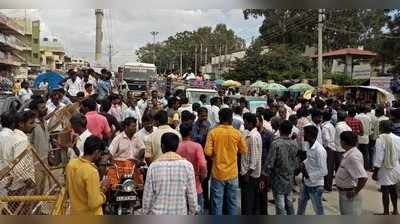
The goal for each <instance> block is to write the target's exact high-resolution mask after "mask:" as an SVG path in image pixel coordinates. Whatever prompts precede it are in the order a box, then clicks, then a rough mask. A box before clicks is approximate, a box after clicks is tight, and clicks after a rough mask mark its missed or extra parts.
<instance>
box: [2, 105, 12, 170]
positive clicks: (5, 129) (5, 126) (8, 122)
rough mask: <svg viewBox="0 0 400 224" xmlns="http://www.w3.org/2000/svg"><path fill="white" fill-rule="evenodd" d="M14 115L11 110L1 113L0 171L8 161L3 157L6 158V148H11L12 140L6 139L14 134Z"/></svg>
mask: <svg viewBox="0 0 400 224" xmlns="http://www.w3.org/2000/svg"><path fill="white" fill-rule="evenodd" d="M14 119H15V118H14V115H13V114H12V113H10V112H5V113H3V114H2V115H1V118H0V122H1V130H0V173H1V170H2V169H4V168H5V167H6V166H7V165H8V163H7V161H4V160H3V159H4V158H6V157H5V155H6V153H7V152H6V151H5V150H6V149H9V148H10V147H11V146H10V143H11V142H10V141H7V140H6V139H11V136H13V129H14V122H15V121H14Z"/></svg>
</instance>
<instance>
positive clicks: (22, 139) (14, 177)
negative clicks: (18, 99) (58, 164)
mask: <svg viewBox="0 0 400 224" xmlns="http://www.w3.org/2000/svg"><path fill="white" fill-rule="evenodd" d="M35 117H36V114H35V113H34V112H33V111H31V110H27V111H23V112H19V113H17V114H16V117H15V124H16V126H15V129H14V131H13V135H12V136H11V138H10V139H8V141H9V144H8V148H3V149H1V150H4V151H3V152H4V154H3V155H1V156H2V158H0V160H1V161H3V162H6V163H7V164H8V165H11V164H12V163H13V162H15V160H16V159H17V158H18V157H19V156H20V155H21V154H22V153H24V152H25V150H28V147H29V145H30V143H29V138H28V135H27V134H30V133H32V131H33V129H34V127H35ZM9 181H10V182H9V183H7V184H9V185H10V187H9V188H8V190H9V195H25V194H27V192H28V191H29V190H30V189H34V185H33V184H35V166H34V158H33V154H32V152H31V151H29V150H28V152H27V153H26V154H25V155H24V156H23V157H22V159H21V160H20V161H19V162H18V163H17V165H16V166H15V167H14V168H13V169H12V171H11V177H10V179H9Z"/></svg>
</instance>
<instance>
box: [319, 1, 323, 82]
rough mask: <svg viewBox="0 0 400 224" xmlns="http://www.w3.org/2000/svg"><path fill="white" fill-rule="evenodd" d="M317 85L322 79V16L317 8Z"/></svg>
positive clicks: (321, 12)
mask: <svg viewBox="0 0 400 224" xmlns="http://www.w3.org/2000/svg"><path fill="white" fill-rule="evenodd" d="M318 11H319V13H318V86H319V87H321V86H322V83H323V82H322V81H323V74H322V73H323V71H322V28H323V23H322V16H323V10H322V9H319V10H318Z"/></svg>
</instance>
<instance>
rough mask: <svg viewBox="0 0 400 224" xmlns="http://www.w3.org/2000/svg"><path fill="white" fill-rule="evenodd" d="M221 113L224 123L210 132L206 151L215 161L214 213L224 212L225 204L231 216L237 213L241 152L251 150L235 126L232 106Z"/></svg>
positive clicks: (212, 204) (213, 180)
mask: <svg viewBox="0 0 400 224" xmlns="http://www.w3.org/2000/svg"><path fill="white" fill-rule="evenodd" d="M218 116H219V121H220V125H218V126H217V127H215V128H214V129H212V130H211V131H210V132H209V134H208V136H207V142H206V147H205V150H204V152H205V154H206V155H207V156H210V157H211V158H212V161H213V164H212V179H211V215H222V208H223V207H224V208H226V213H227V215H235V214H236V211H237V209H238V198H237V195H238V192H239V181H238V162H237V161H238V158H237V155H238V154H246V153H247V144H246V141H245V139H244V137H243V136H242V135H241V133H240V132H239V131H238V130H236V129H234V128H233V127H232V110H231V109H229V108H224V109H221V110H220V111H219V113H218ZM224 203H226V204H225V205H224ZM224 210H225V209H224Z"/></svg>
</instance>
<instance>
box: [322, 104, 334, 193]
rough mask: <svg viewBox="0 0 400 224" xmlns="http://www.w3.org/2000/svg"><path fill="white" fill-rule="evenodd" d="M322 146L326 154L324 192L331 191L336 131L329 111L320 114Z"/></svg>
mask: <svg viewBox="0 0 400 224" xmlns="http://www.w3.org/2000/svg"><path fill="white" fill-rule="evenodd" d="M322 120H323V122H322V125H321V130H322V145H323V146H324V148H325V149H326V152H327V167H328V175H326V176H325V181H324V188H325V190H326V191H332V183H333V173H334V170H335V152H336V145H335V134H336V129H335V127H334V126H333V124H332V112H331V111H330V110H325V111H324V112H323V113H322Z"/></svg>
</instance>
